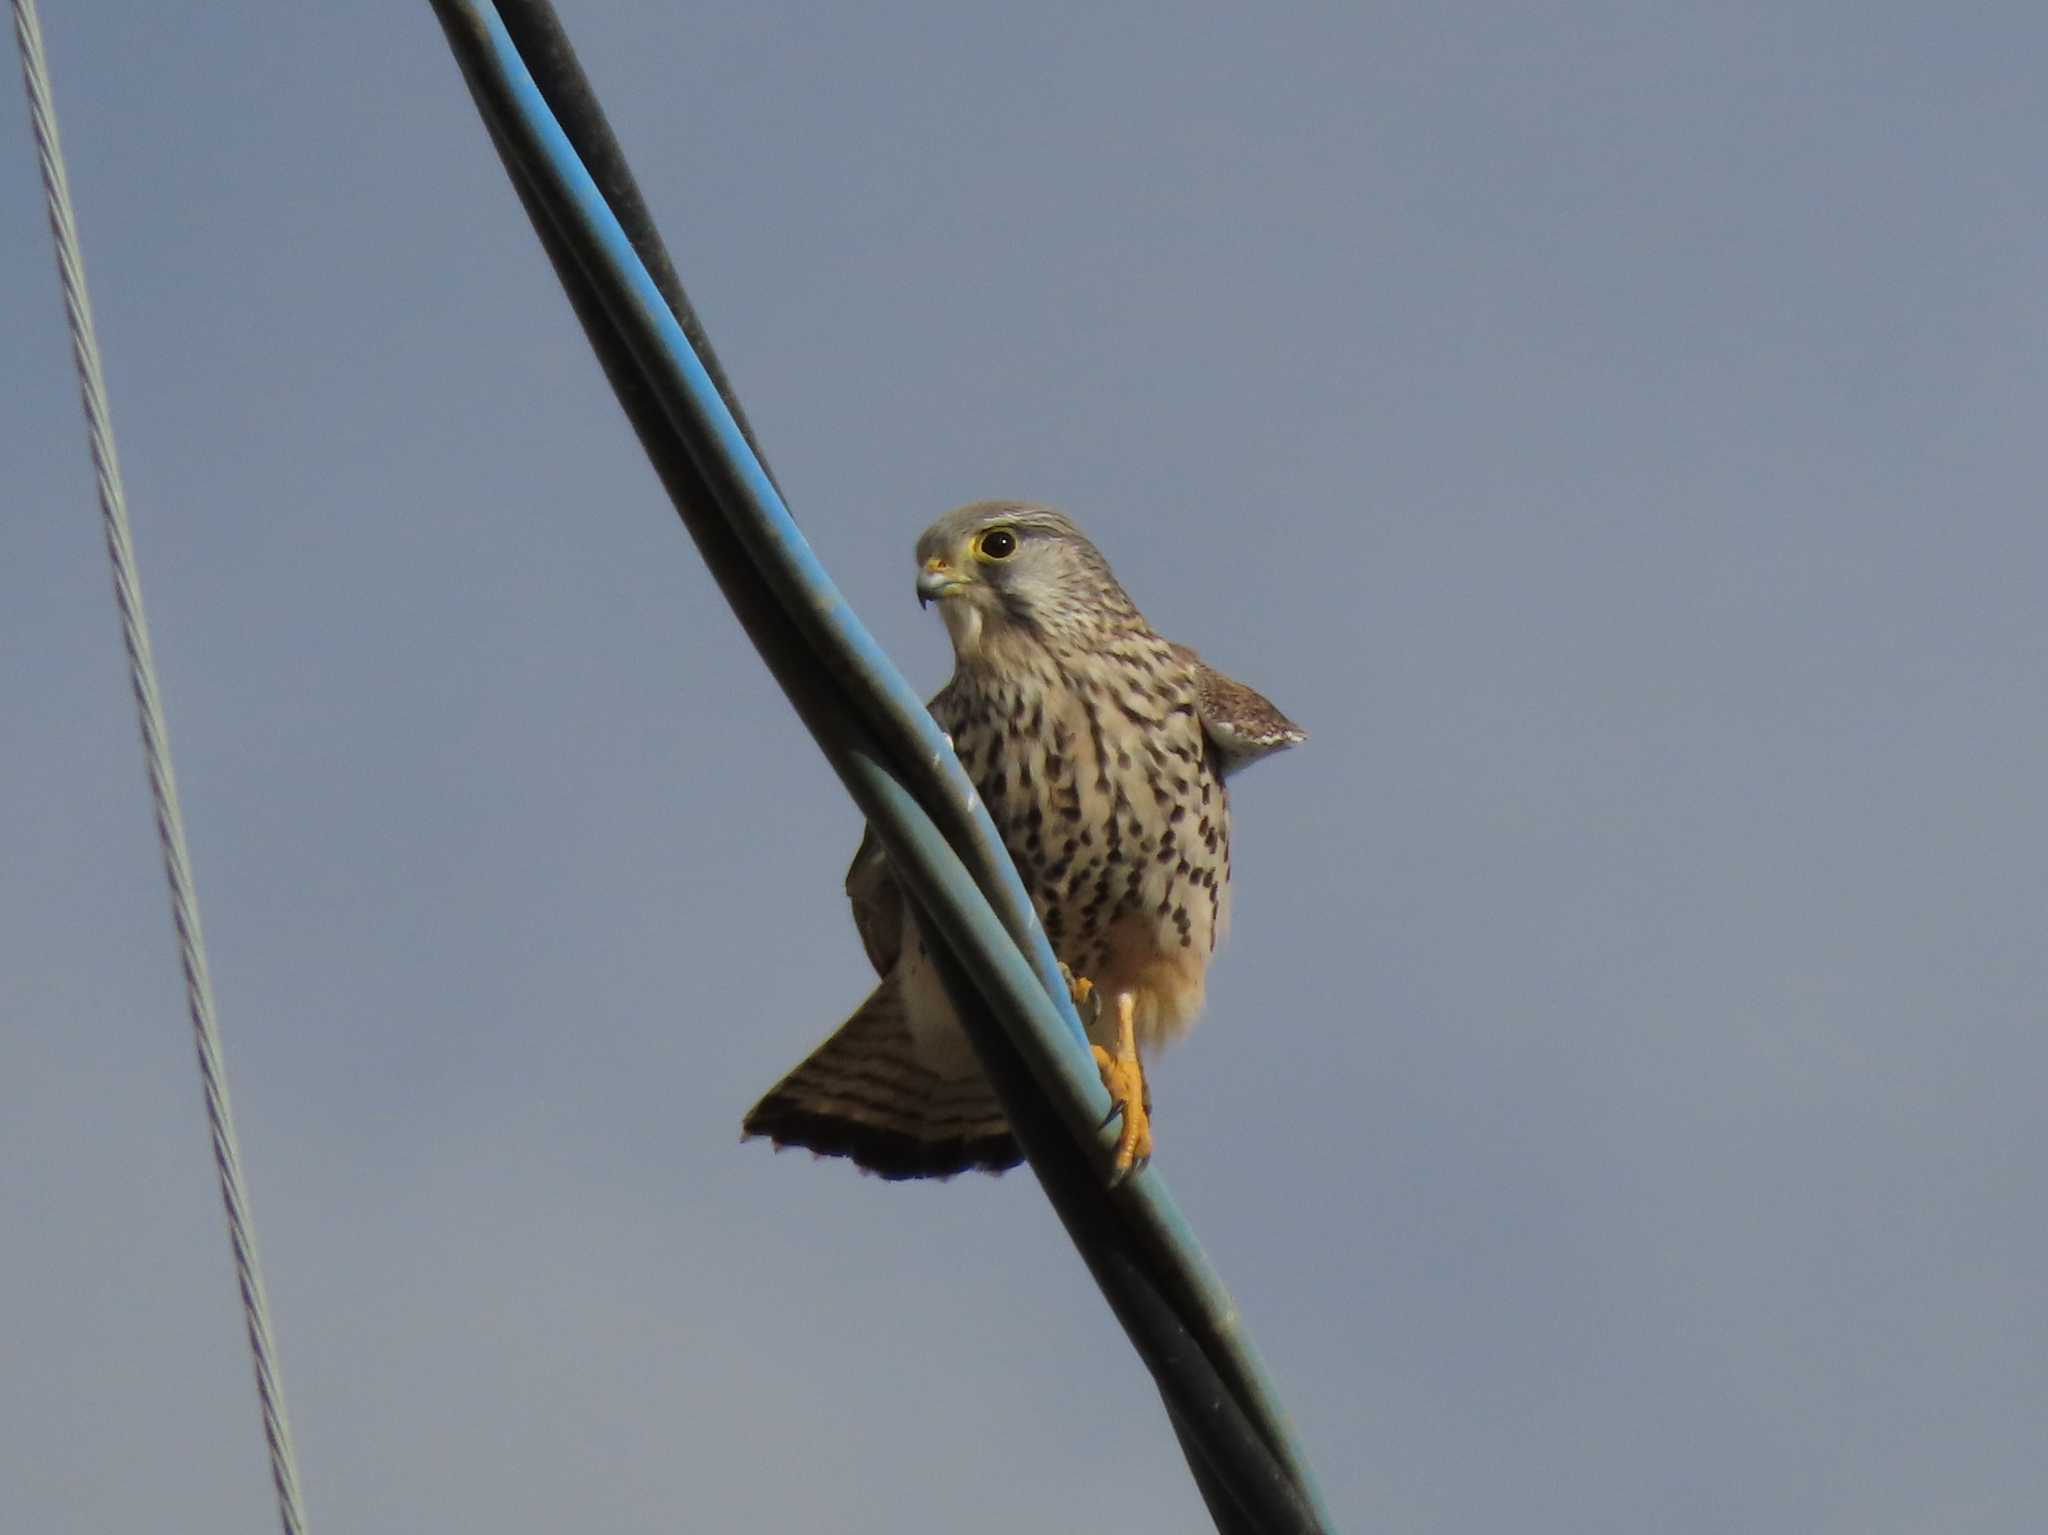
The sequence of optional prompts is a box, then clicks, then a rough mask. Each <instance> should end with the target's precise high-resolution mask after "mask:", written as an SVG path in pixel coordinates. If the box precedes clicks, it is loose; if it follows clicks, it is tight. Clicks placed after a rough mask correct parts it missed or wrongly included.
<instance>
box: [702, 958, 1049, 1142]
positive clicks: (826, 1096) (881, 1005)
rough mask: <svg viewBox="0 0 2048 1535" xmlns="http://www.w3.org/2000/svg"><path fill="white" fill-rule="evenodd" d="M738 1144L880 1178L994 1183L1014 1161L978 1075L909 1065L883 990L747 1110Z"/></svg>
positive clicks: (894, 1009)
mask: <svg viewBox="0 0 2048 1535" xmlns="http://www.w3.org/2000/svg"><path fill="white" fill-rule="evenodd" d="M743 1134H744V1135H746V1136H748V1137H752V1136H756V1135H763V1136H766V1137H768V1138H769V1139H770V1140H772V1141H773V1142H774V1143H775V1145H776V1146H777V1147H778V1148H780V1147H783V1146H802V1147H805V1148H807V1149H808V1150H810V1151H814V1152H816V1153H817V1154H818V1155H820V1156H833V1157H849V1158H851V1159H852V1160H853V1161H854V1162H855V1163H856V1164H857V1165H859V1166H860V1167H862V1168H864V1169H865V1170H866V1171H868V1172H871V1173H875V1174H877V1175H879V1176H881V1177H883V1178H947V1177H951V1176H952V1175H953V1174H954V1173H957V1172H964V1171H966V1170H967V1169H969V1168H980V1169H982V1170H983V1171H986V1172H992V1173H999V1172H1001V1171H1002V1170H1003V1169H1004V1168H1006V1167H1015V1166H1016V1165H1017V1163H1018V1162H1020V1161H1022V1160H1023V1153H1022V1152H1021V1151H1019V1150H1018V1148H1017V1141H1016V1138H1015V1137H1014V1136H1012V1135H1011V1133H1010V1125H1009V1121H1008V1120H1007V1119H1006V1118H1005V1117H1004V1115H1003V1106H1002V1104H1001V1103H999V1102H998V1101H997V1099H996V1095H995V1092H994V1090H993V1089H991V1088H990V1087H989V1085H988V1081H987V1079H986V1078H985V1077H983V1076H982V1075H981V1073H980V1072H979V1071H975V1072H973V1073H972V1074H971V1075H966V1076H945V1075H941V1074H939V1073H937V1072H934V1071H933V1070H932V1069H931V1068H930V1067H929V1066H927V1065H926V1064H925V1063H924V1062H923V1061H921V1060H920V1059H919V1058H918V1054H917V1047H916V1043H915V1041H914V1040H913V1039H912V1038H911V1034H910V1026H909V1024H908V1022H907V1021H906V1020H905V1018H904V1016H903V1003H902V999H901V997H899V996H898V994H897V990H896V987H895V984H894V983H893V982H892V981H887V980H885V981H883V982H882V984H881V985H880V986H878V987H876V988H875V990H874V992H873V993H872V994H871V995H870V996H869V997H868V999H867V1001H865V1002H863V1003H862V1004H861V1005H860V1007H859V1008H858V1009H856V1010H855V1012H854V1015H853V1016H852V1017H851V1018H849V1019H847V1020H846V1022H845V1023H843V1024H841V1025H840V1027H839V1028H838V1030H837V1031H836V1032H834V1033H833V1035H832V1036H831V1038H829V1039H827V1040H826V1041H825V1042H824V1043H823V1044H822V1045H820V1046H818V1048H817V1049H816V1050H813V1051H812V1052H811V1054H810V1056H809V1057H808V1058H807V1059H806V1060H805V1061H804V1062H803V1064H802V1065H800V1066H798V1067H797V1068H796V1070H794V1071H792V1072H791V1073H790V1074H789V1075H788V1076H786V1077H784V1078H783V1079H782V1080H781V1081H780V1082H779V1083H777V1084H776V1085H775V1087H774V1088H773V1089H772V1090H771V1091H770V1092H769V1094H768V1095H767V1096H766V1097H765V1098H763V1099H762V1100H761V1101H760V1102H759V1103H757V1104H755V1105H754V1107H753V1110H752V1112H751V1113H749V1114H748V1115H747V1117H746V1121H745V1124H744V1126H743Z"/></svg>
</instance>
